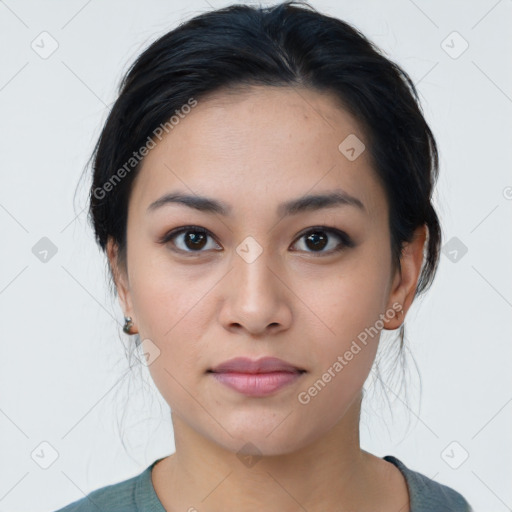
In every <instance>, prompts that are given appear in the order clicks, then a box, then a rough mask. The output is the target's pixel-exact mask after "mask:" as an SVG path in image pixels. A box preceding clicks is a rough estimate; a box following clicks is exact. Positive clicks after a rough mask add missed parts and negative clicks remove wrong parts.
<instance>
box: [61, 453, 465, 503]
mask: <svg viewBox="0 0 512 512" xmlns="http://www.w3.org/2000/svg"><path fill="white" fill-rule="evenodd" d="M383 459H384V460H387V461H388V462H391V463H392V464H394V465H395V466H396V467H397V468H398V469H399V470H400V471H401V473H402V474H403V475H404V477H405V480H406V482H407V488H408V489H409V496H410V505H411V508H410V512H474V510H473V508H472V507H471V506H470V505H469V503H468V502H467V501H466V500H465V499H464V497H463V496H462V495H461V494H459V493H458V492H457V491H455V490H454V489H452V488H451V487H447V486H446V485H443V484H440V483H438V482H436V481H434V480H432V479H430V478H428V477H427V476H425V475H423V474H421V473H418V472H416V471H412V470H410V469H408V468H407V467H406V466H405V465H404V464H403V463H402V462H401V461H400V460H399V459H397V458H396V457H393V456H392V455H386V456H385V457H383ZM159 460H161V459H157V460H155V462H153V463H152V464H151V465H150V466H148V467H147V468H146V469H145V470H144V471H143V472H142V473H140V474H139V475H136V476H134V477H132V478H129V479H128V480H124V481H122V482H119V483H117V484H112V485H107V486H106V487H101V488H100V489H97V490H95V491H92V492H90V493H89V494H88V495H87V496H85V497H83V498H81V499H79V500H77V501H74V502H73V503H71V504H70V505H67V506H66V507H64V508H61V509H59V510H57V511H56V512H166V510H165V509H164V507H163V505H162V503H161V502H160V500H159V499H158V496H157V494H156V492H155V489H154V487H153V483H152V481H151V470H152V469H153V466H154V465H155V464H156V463H157V462H158V461H159Z"/></svg>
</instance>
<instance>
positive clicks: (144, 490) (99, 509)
mask: <svg viewBox="0 0 512 512" xmlns="http://www.w3.org/2000/svg"><path fill="white" fill-rule="evenodd" d="M155 463H156V461H155V462H154V463H153V464H151V465H150V466H149V467H147V468H146V469H144V471H142V472H141V473H140V474H138V475H136V476H134V477H132V478H128V479H127V480H123V481H122V482H118V483H115V484H112V485H107V486H105V487H101V488H100V489H96V490H94V491H92V492H90V493H89V494H87V495H86V496H84V497H83V498H81V499H79V500H77V501H74V502H72V503H70V504H69V505H66V506H65V507H63V508H60V509H59V510H57V511H55V512H139V511H141V510H144V511H151V512H153V511H154V512H161V511H162V510H163V509H161V508H160V506H161V504H160V503H159V502H158V501H156V502H155V495H154V493H153V492H152V490H153V488H152V485H151V468H152V467H153V465H154V464H155Z"/></svg>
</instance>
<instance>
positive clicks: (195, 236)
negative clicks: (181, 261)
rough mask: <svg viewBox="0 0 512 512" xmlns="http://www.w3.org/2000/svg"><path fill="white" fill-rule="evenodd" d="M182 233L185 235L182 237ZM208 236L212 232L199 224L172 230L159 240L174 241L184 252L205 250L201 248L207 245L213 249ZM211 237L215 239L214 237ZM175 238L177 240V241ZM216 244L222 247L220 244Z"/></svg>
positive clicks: (162, 241) (178, 248)
mask: <svg viewBox="0 0 512 512" xmlns="http://www.w3.org/2000/svg"><path fill="white" fill-rule="evenodd" d="M181 235H185V236H184V237H181ZM208 237H211V234H210V232H209V231H208V230H207V229H205V228H201V227H199V226H183V227H181V228H178V229H174V230H173V231H170V232H169V233H167V234H166V235H164V237H163V238H162V239H161V240H159V242H160V243H162V244H166V243H168V242H171V241H172V243H173V245H174V246H176V247H177V250H178V251H182V252H203V251H202V250H201V249H204V248H205V247H206V248H207V249H211V247H208V243H207V239H208ZM211 238H212V240H213V237H211ZM174 240H176V242H175V241H174ZM215 245H216V246H217V247H219V248H220V246H219V245H218V244H215Z"/></svg>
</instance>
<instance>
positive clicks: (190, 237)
mask: <svg viewBox="0 0 512 512" xmlns="http://www.w3.org/2000/svg"><path fill="white" fill-rule="evenodd" d="M201 239H202V240H201ZM205 239H206V237H205V235H204V233H198V232H197V231H187V236H186V241H185V243H187V242H192V244H194V245H193V246H192V247H189V249H201V248H202V247H204V241H205ZM201 241H202V242H203V243H202V244H201ZM198 242H199V244H198ZM187 246H188V245H187Z"/></svg>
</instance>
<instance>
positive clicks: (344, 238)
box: [159, 226, 355, 255]
mask: <svg viewBox="0 0 512 512" xmlns="http://www.w3.org/2000/svg"><path fill="white" fill-rule="evenodd" d="M182 235H184V236H182ZM208 238H211V239H212V241H213V244H210V247H208ZM302 239H304V245H305V247H306V252H312V253H319V254H320V255H322V254H331V253H334V252H338V251H341V250H343V249H344V248H347V247H354V245H355V244H354V243H353V241H352V239H351V238H350V237H349V236H348V235H347V234H346V233H345V232H343V231H340V230H339V229H336V228H327V227H326V226H315V227H312V228H309V229H308V230H307V231H305V232H303V234H302V235H301V236H300V237H299V239H298V241H300V240H302ZM335 239H337V240H338V243H336V242H334V240H335ZM169 242H172V244H173V245H174V246H175V247H176V249H175V250H177V251H178V252H188V253H194V252H196V253H200V252H204V251H203V250H202V249H205V250H207V249H213V250H222V248H221V247H220V245H219V244H217V243H216V242H215V241H214V238H213V235H212V234H211V233H210V232H209V231H208V230H207V229H205V228H202V227H200V226H182V227H180V228H176V229H174V230H172V231H170V232H168V233H166V234H165V235H164V236H163V237H162V239H161V240H159V243H161V244H168V243H169ZM297 243H298V242H295V244H297ZM295 244H294V245H295ZM326 247H328V248H329V249H328V250H323V249H325V248H326ZM307 249H312V250H309V251H308V250H307ZM299 250H303V249H299Z"/></svg>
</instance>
